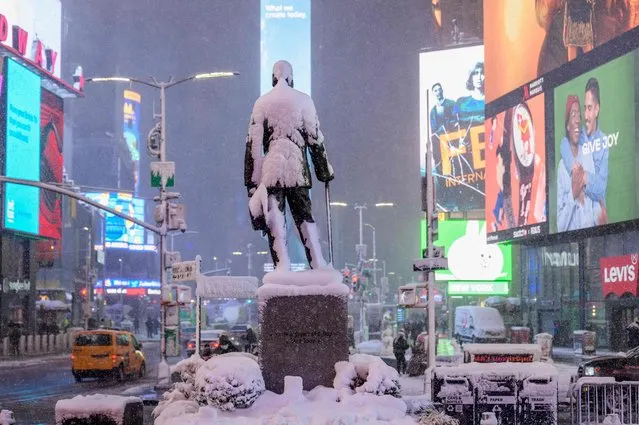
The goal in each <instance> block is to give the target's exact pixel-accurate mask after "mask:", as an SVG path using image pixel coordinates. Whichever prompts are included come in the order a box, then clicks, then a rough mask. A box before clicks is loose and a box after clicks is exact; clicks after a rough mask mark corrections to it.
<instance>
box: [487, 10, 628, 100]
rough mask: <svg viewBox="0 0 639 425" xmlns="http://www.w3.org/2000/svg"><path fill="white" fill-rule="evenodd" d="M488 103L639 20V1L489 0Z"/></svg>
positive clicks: (622, 31) (598, 44)
mask: <svg viewBox="0 0 639 425" xmlns="http://www.w3.org/2000/svg"><path fill="white" fill-rule="evenodd" d="M483 3H484V43H485V45H486V75H488V82H487V84H486V102H492V101H493V100H494V99H497V98H499V97H501V96H503V95H504V94H506V93H509V92H511V91H512V90H514V89H516V88H517V87H520V86H522V85H523V84H525V83H527V82H529V81H532V80H535V79H537V78H538V77H541V76H543V75H545V74H546V73H548V72H550V71H552V70H554V69H556V68H558V67H560V66H561V65H563V64H565V63H567V62H569V61H571V60H573V59H574V58H575V57H578V56H579V55H581V54H583V53H584V52H586V53H588V52H590V50H592V49H593V48H596V47H598V46H601V45H603V44H604V43H606V42H608V41H610V40H612V39H614V38H615V37H618V36H620V35H621V34H623V33H625V32H626V31H628V30H631V29H632V28H635V27H636V26H637V25H638V24H639V2H637V1H631V0H621V1H614V2H613V1H590V0H567V1H554V0H537V1H515V0H490V1H484V2H483Z"/></svg>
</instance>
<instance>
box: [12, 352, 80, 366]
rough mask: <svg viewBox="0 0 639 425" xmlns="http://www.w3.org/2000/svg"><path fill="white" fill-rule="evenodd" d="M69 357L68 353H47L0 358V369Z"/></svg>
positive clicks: (34, 364) (39, 363)
mask: <svg viewBox="0 0 639 425" xmlns="http://www.w3.org/2000/svg"><path fill="white" fill-rule="evenodd" d="M61 359H71V354H70V353H61V354H48V355H42V356H34V357H22V358H19V359H11V358H6V359H3V360H0V369H5V368H20V367H25V366H37V365H41V364H44V363H48V362H50V361H54V360H61Z"/></svg>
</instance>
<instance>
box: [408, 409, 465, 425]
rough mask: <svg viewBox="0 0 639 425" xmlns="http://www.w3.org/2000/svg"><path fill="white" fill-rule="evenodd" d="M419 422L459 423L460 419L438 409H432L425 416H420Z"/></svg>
mask: <svg viewBox="0 0 639 425" xmlns="http://www.w3.org/2000/svg"><path fill="white" fill-rule="evenodd" d="M418 423H419V424H421V425H459V421H458V420H457V419H455V418H451V417H450V416H448V415H447V414H445V413H442V412H438V411H437V410H430V411H428V412H427V413H426V414H425V415H424V416H422V417H421V418H419V422H418Z"/></svg>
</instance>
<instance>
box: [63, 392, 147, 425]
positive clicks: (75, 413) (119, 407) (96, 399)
mask: <svg viewBox="0 0 639 425" xmlns="http://www.w3.org/2000/svg"><path fill="white" fill-rule="evenodd" d="M136 410H137V411H138V412H136ZM142 410H143V407H142V400H141V399H139V398H138V397H122V396H117V395H105V394H94V395H88V396H82V395H79V396H75V397H73V398H72V399H66V400H59V401H58V402H57V403H56V404H55V423H56V425H64V424H66V423H67V422H73V423H84V422H81V421H77V420H78V419H80V420H85V421H86V423H92V422H91V420H92V419H94V418H95V419H96V420H97V417H99V416H105V417H107V418H109V419H111V420H112V421H113V422H114V423H116V424H117V425H126V424H127V423H141V420H142V416H141V415H142ZM134 417H135V418H134ZM138 417H139V421H137V419H138ZM127 418H128V421H127ZM129 421H130V422H129Z"/></svg>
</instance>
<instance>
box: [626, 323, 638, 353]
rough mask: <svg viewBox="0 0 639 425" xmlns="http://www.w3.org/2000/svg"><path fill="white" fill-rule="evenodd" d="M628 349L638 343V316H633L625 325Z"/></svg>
mask: <svg viewBox="0 0 639 425" xmlns="http://www.w3.org/2000/svg"><path fill="white" fill-rule="evenodd" d="M626 331H627V332H628V349H629V350H631V349H633V348H635V347H636V346H638V345H639V317H637V318H635V320H634V322H631V323H630V324H629V325H628V326H627V327H626Z"/></svg>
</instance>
